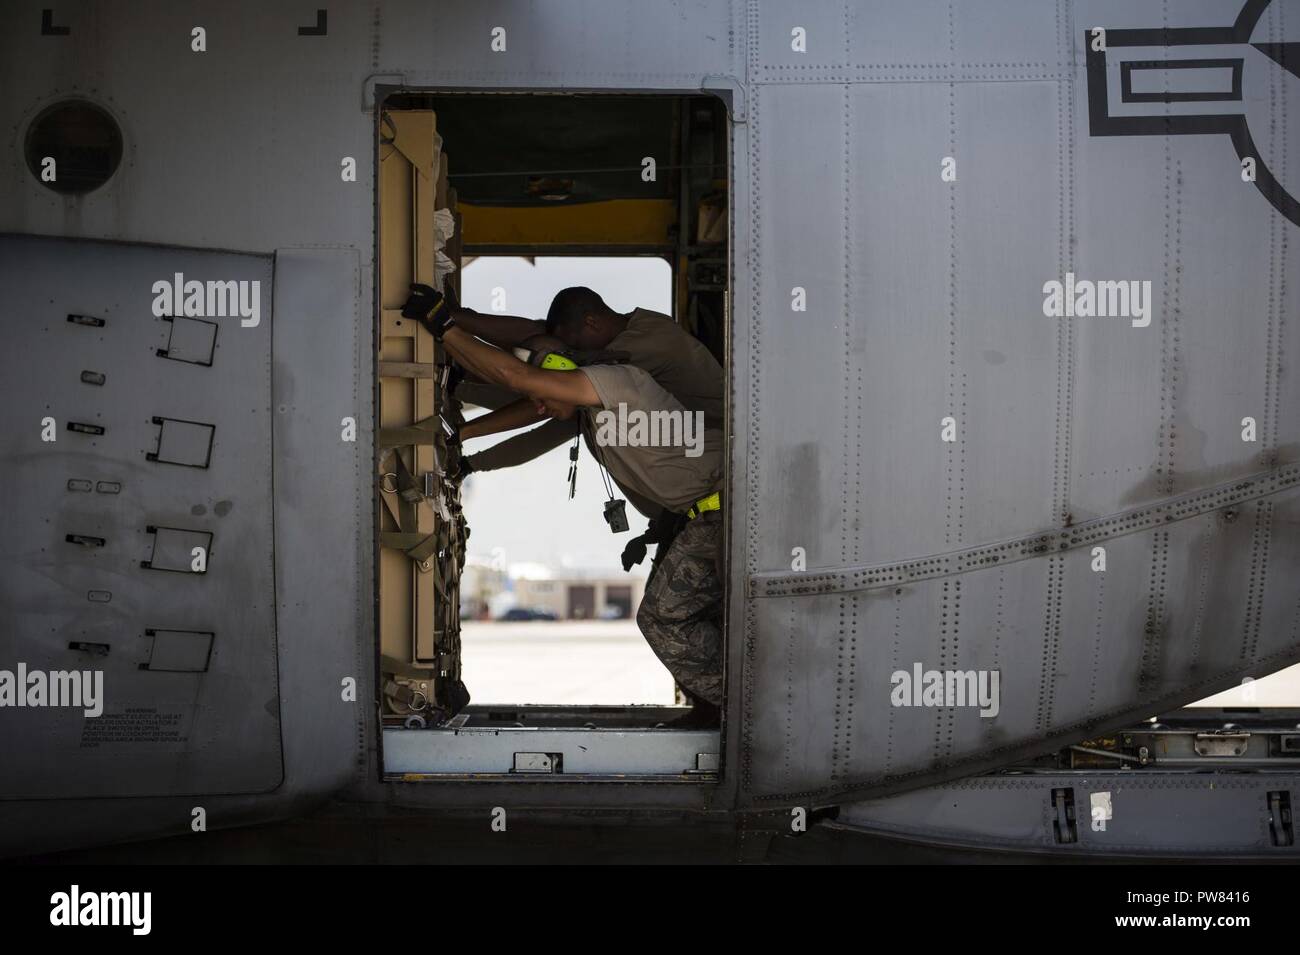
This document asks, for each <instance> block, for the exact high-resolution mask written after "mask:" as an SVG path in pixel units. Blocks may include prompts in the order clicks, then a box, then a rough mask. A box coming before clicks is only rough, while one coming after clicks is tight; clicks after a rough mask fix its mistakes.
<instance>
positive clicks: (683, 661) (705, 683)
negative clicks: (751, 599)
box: [636, 511, 722, 705]
mask: <svg viewBox="0 0 1300 955" xmlns="http://www.w3.org/2000/svg"><path fill="white" fill-rule="evenodd" d="M721 547H722V516H721V515H720V514H718V513H717V512H716V511H709V512H706V513H704V514H702V515H700V516H699V517H697V518H696V519H695V520H693V521H688V522H687V523H686V526H685V527H683V528H682V530H681V532H680V533H679V534H678V535H677V536H676V537H675V538H674V539H673V542H672V544H671V545H669V547H668V553H667V554H665V555H664V557H663V558H662V559H661V560H659V561H658V562H657V563H656V564H655V567H654V570H652V571H651V572H650V579H649V580H647V581H646V587H645V597H643V598H642V600H641V609H640V610H638V611H637V615H636V622H637V625H638V626H639V627H640V628H641V633H642V634H644V635H645V639H646V642H647V643H649V644H650V649H652V650H653V651H654V652H655V656H657V657H658V658H659V659H660V661H662V663H663V665H664V666H666V667H667V668H668V672H670V673H671V674H672V675H673V677H674V678H675V679H676V680H677V682H678V683H680V684H681V685H682V687H683V688H685V689H686V690H687V691H688V692H689V693H690V694H691V695H692V696H694V697H697V698H699V699H703V700H707V701H708V702H710V703H713V704H717V705H720V704H721V703H722V580H721V579H720V578H719V577H718V565H719V558H720V556H721Z"/></svg>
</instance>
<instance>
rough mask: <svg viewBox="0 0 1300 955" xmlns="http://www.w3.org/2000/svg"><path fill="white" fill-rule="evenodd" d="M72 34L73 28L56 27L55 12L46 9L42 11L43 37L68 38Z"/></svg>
mask: <svg viewBox="0 0 1300 955" xmlns="http://www.w3.org/2000/svg"><path fill="white" fill-rule="evenodd" d="M71 32H72V28H71V27H56V26H55V25H54V11H53V10H51V9H49V8H48V7H46V8H45V9H44V10H42V11H41V36H67V35H68V34H69V33H71Z"/></svg>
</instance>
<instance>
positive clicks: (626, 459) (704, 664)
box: [408, 290, 723, 725]
mask: <svg viewBox="0 0 1300 955" xmlns="http://www.w3.org/2000/svg"><path fill="white" fill-rule="evenodd" d="M430 292H431V290H430ZM417 294H419V293H418V292H417ZM415 298H416V297H415V296H413V297H412V301H413V302H415V304H414V305H412V304H411V303H410V302H408V307H409V308H410V309H411V312H412V313H420V312H423V313H424V314H423V316H422V319H423V320H424V321H425V324H426V326H427V327H429V329H430V331H432V332H433V333H434V335H435V336H437V337H439V338H441V340H442V342H443V345H444V346H445V347H446V348H447V350H448V351H449V352H450V353H451V355H452V357H454V358H455V359H456V360H457V361H458V362H459V363H460V364H461V365H463V366H464V367H465V369H466V370H467V371H469V372H470V373H472V374H474V375H475V376H476V377H477V378H478V379H479V380H481V381H483V382H486V383H489V384H492V385H496V386H499V387H501V388H505V389H508V390H509V391H511V392H515V393H517V394H520V395H524V396H526V397H527V398H528V399H530V400H531V401H532V403H533V408H534V411H535V412H536V413H537V414H538V415H545V416H547V417H552V418H556V419H559V420H561V421H568V420H570V419H572V418H573V417H574V415H575V414H578V415H579V416H580V419H581V427H582V428H583V430H584V433H585V435H586V436H587V438H588V446H589V447H590V448H591V449H592V453H593V454H594V455H596V456H597V457H598V458H599V459H600V461H601V463H602V464H603V465H604V466H605V467H606V469H607V470H608V471H609V474H610V477H611V478H613V479H614V481H615V482H617V483H618V485H619V486H620V487H621V488H624V489H625V491H626V492H627V493H628V496H629V498H633V496H634V495H635V496H637V497H640V498H643V499H645V500H646V501H648V502H649V503H650V505H652V506H655V507H658V508H662V509H663V510H665V511H668V512H670V513H672V514H677V515H681V516H683V517H684V518H685V521H686V523H685V526H684V527H683V528H682V529H681V531H680V532H679V533H678V534H677V536H676V537H675V539H674V540H673V541H672V543H671V545H670V546H669V547H668V550H667V552H666V553H665V554H664V555H663V556H662V557H661V558H660V560H659V561H658V564H657V566H656V568H655V570H654V573H652V574H651V576H650V579H649V581H648V582H647V584H646V592H645V596H644V597H643V599H642V601H641V607H640V610H639V611H638V613H637V624H638V625H639V626H640V628H641V632H642V634H643V635H644V636H645V638H646V641H647V642H648V643H649V644H650V647H651V649H652V650H654V652H655V655H656V656H658V657H659V659H660V660H661V661H662V662H663V664H664V666H666V667H667V668H668V670H669V672H671V673H672V674H673V677H674V678H675V679H676V680H677V682H678V683H679V684H680V685H681V686H682V687H683V688H684V689H685V690H686V691H687V693H688V694H689V695H690V696H691V698H692V700H693V701H694V703H695V708H694V710H693V712H692V714H691V716H692V722H693V723H695V724H698V725H711V724H715V723H716V722H717V719H718V715H719V707H720V705H721V702H722V629H721V626H720V623H721V615H722V593H723V587H722V577H721V574H720V572H719V566H720V563H721V546H722V512H721V489H722V453H723V447H722V433H721V431H720V430H719V429H718V428H709V427H708V426H707V422H706V424H705V427H704V438H703V443H702V446H701V447H700V448H699V449H698V450H700V453H699V454H698V456H695V457H691V456H688V455H687V454H686V453H685V451H686V449H685V448H684V447H673V446H654V445H642V446H635V445H629V444H620V443H618V442H616V441H615V442H609V441H602V440H600V438H599V429H598V427H597V425H598V422H596V421H595V416H596V413H597V412H599V411H602V410H604V411H611V412H614V413H616V414H617V413H619V411H620V407H619V406H620V405H622V406H623V409H622V410H623V411H624V412H625V413H629V414H630V412H632V411H638V412H641V413H642V414H643V415H645V416H647V417H649V416H650V415H651V414H652V413H654V412H660V413H663V412H668V413H676V414H677V415H679V416H680V415H685V414H687V413H689V412H690V409H688V408H686V407H685V406H684V405H683V403H682V402H680V401H678V400H677V399H676V398H675V397H673V395H672V394H670V393H669V392H668V391H667V390H666V389H664V388H663V387H662V386H660V385H659V384H658V383H657V382H656V381H655V379H654V378H653V377H652V376H651V375H650V374H649V373H648V372H647V371H645V370H643V369H641V368H638V367H635V366H633V365H630V364H597V365H588V366H585V367H573V368H571V369H563V370H546V369H543V368H539V367H535V366H533V365H531V364H527V363H525V362H522V361H520V360H519V359H518V358H515V357H514V356H513V355H511V354H509V353H507V352H505V351H503V350H501V349H498V348H494V347H492V346H491V345H487V344H485V343H483V342H481V341H479V340H478V339H477V338H475V337H474V336H473V335H471V334H469V333H468V332H466V331H464V330H462V329H460V328H458V327H455V326H456V319H455V318H454V317H453V315H454V314H455V313H453V312H452V311H451V309H449V308H446V307H445V304H444V303H442V302H441V300H440V298H438V297H437V295H436V293H432V295H431V296H429V298H428V301H427V302H416V301H415ZM534 337H535V336H534ZM543 344H544V343H543ZM557 344H562V343H557ZM516 411H517V409H516ZM516 411H510V412H509V414H515V413H516ZM506 413H507V412H506V409H502V410H501V411H499V412H497V413H496V414H497V415H498V416H501V415H505V414H506ZM482 433H487V432H486V431H483V432H482ZM569 433H570V434H572V429H570V431H569Z"/></svg>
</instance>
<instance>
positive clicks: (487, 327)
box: [453, 308, 546, 348]
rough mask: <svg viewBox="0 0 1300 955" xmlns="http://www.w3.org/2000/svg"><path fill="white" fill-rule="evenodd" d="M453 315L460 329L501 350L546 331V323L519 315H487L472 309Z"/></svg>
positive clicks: (517, 344) (460, 310) (462, 310)
mask: <svg viewBox="0 0 1300 955" xmlns="http://www.w3.org/2000/svg"><path fill="white" fill-rule="evenodd" d="M453 315H454V317H455V319H456V325H457V326H458V327H460V328H463V329H465V331H467V332H469V333H470V334H471V335H475V336H477V337H478V338H482V339H484V340H485V341H489V342H491V343H492V344H493V345H497V346H498V347H500V348H515V347H517V346H519V345H521V344H523V343H524V342H525V341H526V340H528V339H529V338H532V337H533V336H534V335H540V334H542V333H543V332H545V331H546V323H545V322H538V321H534V320H533V319H531V318H520V317H519V316H518V315H486V314H484V313H483V312H476V311H474V310H473V309H472V308H461V309H457V310H456V311H455V312H454V313H453Z"/></svg>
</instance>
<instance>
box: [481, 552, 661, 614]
mask: <svg viewBox="0 0 1300 955" xmlns="http://www.w3.org/2000/svg"><path fill="white" fill-rule="evenodd" d="M460 592H461V619H462V620H489V619H491V620H495V619H496V618H497V617H499V616H501V614H503V613H505V612H506V611H507V610H510V609H512V608H522V609H527V610H540V611H544V612H546V613H550V614H554V616H555V617H556V618H557V619H559V620H629V619H633V618H635V617H636V612H637V608H638V607H640V605H641V598H642V596H644V594H645V578H644V577H640V576H632V575H631V574H624V573H621V572H619V571H616V570H613V571H612V570H606V569H590V570H586V569H576V568H572V567H563V568H559V569H552V568H550V567H547V566H545V565H543V564H512V565H511V566H510V567H509V569H508V570H507V569H505V568H503V567H501V566H499V565H494V564H493V563H492V562H489V561H484V560H481V559H475V558H474V557H472V556H471V557H469V558H468V559H467V560H466V562H465V570H464V572H463V574H462V575H461V587H460Z"/></svg>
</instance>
